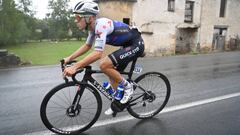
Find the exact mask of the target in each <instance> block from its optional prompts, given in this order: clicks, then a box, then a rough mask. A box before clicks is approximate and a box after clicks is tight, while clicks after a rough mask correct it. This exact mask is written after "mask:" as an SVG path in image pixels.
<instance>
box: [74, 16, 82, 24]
mask: <svg viewBox="0 0 240 135" xmlns="http://www.w3.org/2000/svg"><path fill="white" fill-rule="evenodd" d="M82 18H83V16H80V15H76V16H75V20H74V22H75V23H79V22H80V21H81V19H82Z"/></svg>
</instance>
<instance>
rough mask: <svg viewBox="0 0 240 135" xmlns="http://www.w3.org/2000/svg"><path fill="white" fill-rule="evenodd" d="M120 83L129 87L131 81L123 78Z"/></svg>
mask: <svg viewBox="0 0 240 135" xmlns="http://www.w3.org/2000/svg"><path fill="white" fill-rule="evenodd" d="M120 84H121V85H122V86H123V87H127V86H129V85H130V83H129V82H128V81H127V80H126V79H125V78H123V79H122V81H121V82H120Z"/></svg>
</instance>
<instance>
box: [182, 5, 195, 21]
mask: <svg viewBox="0 0 240 135" xmlns="http://www.w3.org/2000/svg"><path fill="white" fill-rule="evenodd" d="M193 7H194V2H193V1H186V4H185V18H184V22H193Z"/></svg>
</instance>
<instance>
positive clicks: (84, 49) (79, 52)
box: [69, 44, 92, 61]
mask: <svg viewBox="0 0 240 135" xmlns="http://www.w3.org/2000/svg"><path fill="white" fill-rule="evenodd" d="M91 47H92V46H91V45H89V44H85V45H83V46H81V47H80V48H79V49H78V50H77V51H75V52H74V53H73V54H72V55H70V56H69V60H70V61H71V60H74V59H76V58H77V57H79V56H81V55H82V54H84V53H85V52H87V51H88V50H90V49H91Z"/></svg>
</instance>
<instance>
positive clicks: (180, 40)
mask: <svg viewBox="0 0 240 135" xmlns="http://www.w3.org/2000/svg"><path fill="white" fill-rule="evenodd" d="M99 5H100V9H101V14H100V16H103V17H109V18H112V19H116V20H120V21H123V22H126V23H129V24H131V25H135V26H137V27H138V28H139V29H140V30H141V32H142V35H143V38H144V40H145V43H146V52H147V53H148V54H149V55H154V56H161V55H171V54H175V53H188V52H195V51H206V52H209V51H214V50H219V51H222V50H227V49H229V43H230V40H231V39H232V38H233V39H234V38H237V37H238V35H239V34H240V25H239V22H240V14H239V12H240V9H239V8H238V7H239V6H240V0H99Z"/></svg>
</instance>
